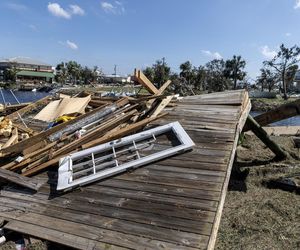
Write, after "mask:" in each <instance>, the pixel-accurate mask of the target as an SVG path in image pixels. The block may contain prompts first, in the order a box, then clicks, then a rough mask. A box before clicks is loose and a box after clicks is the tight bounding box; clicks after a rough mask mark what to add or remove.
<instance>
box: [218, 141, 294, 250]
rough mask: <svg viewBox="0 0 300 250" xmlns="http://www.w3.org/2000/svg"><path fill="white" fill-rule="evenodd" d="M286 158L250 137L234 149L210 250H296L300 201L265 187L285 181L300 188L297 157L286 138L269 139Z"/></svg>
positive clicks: (287, 192)
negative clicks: (285, 178)
mask: <svg viewBox="0 0 300 250" xmlns="http://www.w3.org/2000/svg"><path fill="white" fill-rule="evenodd" d="M272 138H273V139H274V140H275V141H276V142H277V143H278V144H279V145H280V146H281V147H282V148H284V149H285V150H286V151H287V152H288V153H289V154H290V155H291V157H289V158H288V159H286V160H284V161H279V162H278V161H277V162H276V161H273V160H272V159H273V158H274V155H273V153H272V152H271V151H270V150H269V149H268V148H266V147H265V146H264V144H263V143H262V142H260V141H259V139H258V138H257V137H256V136H254V135H245V137H244V138H243V139H242V140H241V141H242V143H241V144H240V145H239V146H238V150H237V157H236V161H235V163H234V166H233V167H234V170H233V172H232V174H231V180H230V184H229V190H228V193H227V196H226V201H225V206H224V212H223V215H222V220H221V225H220V228H219V233H218V239H217V243H216V249H218V250H225V249H226V250H229V249H243V250H250V249H251V250H252V249H268V250H269V249H276V250H277V249H278V250H279V249H280V250H281V249H285V250H288V249H300V195H299V193H298V192H299V190H298V192H297V191H293V192H290V191H284V190H282V189H280V188H279V187H278V186H274V185H271V184H272V183H273V182H272V180H274V179H278V178H280V177H289V179H290V180H292V181H294V182H295V183H298V185H299V184H300V160H299V159H300V158H299V157H300V154H299V149H296V148H294V143H293V141H292V138H291V137H278V136H277V137H272Z"/></svg>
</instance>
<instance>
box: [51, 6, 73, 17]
mask: <svg viewBox="0 0 300 250" xmlns="http://www.w3.org/2000/svg"><path fill="white" fill-rule="evenodd" d="M48 11H49V12H50V13H51V14H52V15H53V16H57V17H62V18H66V19H70V18H71V14H70V13H69V12H68V11H66V10H64V9H63V8H62V7H60V5H59V4H58V3H49V4H48Z"/></svg>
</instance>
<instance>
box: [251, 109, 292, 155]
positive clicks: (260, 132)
mask: <svg viewBox="0 0 300 250" xmlns="http://www.w3.org/2000/svg"><path fill="white" fill-rule="evenodd" d="M246 124H247V125H248V127H249V128H250V129H251V130H252V132H253V133H254V134H255V135H256V136H257V137H258V138H259V139H260V140H261V141H262V142H263V143H264V144H265V145H266V146H267V147H268V148H269V149H270V150H271V151H272V152H273V153H274V154H275V155H276V158H277V159H278V160H282V159H285V158H286V157H287V153H286V152H285V151H283V150H282V148H281V147H280V146H278V145H277V144H276V143H275V142H274V141H273V140H271V138H270V137H269V136H268V134H267V132H266V131H265V130H264V129H263V128H262V127H261V126H260V125H259V124H258V123H257V122H256V121H255V120H254V119H253V117H252V116H251V115H248V117H247V122H246Z"/></svg>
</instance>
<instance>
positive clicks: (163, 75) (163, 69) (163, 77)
mask: <svg viewBox="0 0 300 250" xmlns="http://www.w3.org/2000/svg"><path fill="white" fill-rule="evenodd" d="M165 61H166V58H165V57H163V58H162V63H163V64H162V66H163V68H162V82H160V83H159V85H160V86H159V87H161V85H163V82H164V80H165Z"/></svg>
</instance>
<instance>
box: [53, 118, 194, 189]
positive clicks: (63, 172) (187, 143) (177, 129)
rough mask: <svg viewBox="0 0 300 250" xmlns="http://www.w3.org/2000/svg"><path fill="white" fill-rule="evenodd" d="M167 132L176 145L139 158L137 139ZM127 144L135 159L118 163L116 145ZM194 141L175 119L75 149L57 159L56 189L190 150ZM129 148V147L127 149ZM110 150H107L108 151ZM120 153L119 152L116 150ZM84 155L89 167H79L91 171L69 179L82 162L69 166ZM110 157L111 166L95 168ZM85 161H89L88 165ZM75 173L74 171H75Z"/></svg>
mask: <svg viewBox="0 0 300 250" xmlns="http://www.w3.org/2000/svg"><path fill="white" fill-rule="evenodd" d="M168 132H173V133H174V135H175V136H176V137H177V140H178V141H179V142H180V144H179V145H177V146H172V147H171V148H168V149H165V150H162V151H160V152H156V153H153V154H150V155H147V156H143V157H141V156H140V155H139V152H138V150H139V149H142V147H139V148H137V147H136V143H138V142H139V141H144V140H148V139H150V140H152V141H155V140H156V136H159V135H162V134H166V133H168ZM126 145H128V147H129V148H130V151H134V152H135V153H136V155H135V156H136V159H133V160H132V161H129V162H126V163H123V164H121V165H119V164H118V160H117V155H116V151H115V149H118V148H119V147H124V146H126ZM194 145H195V144H194V142H193V141H192V139H191V138H190V137H189V135H188V134H187V133H186V131H185V130H184V129H183V127H182V126H181V125H180V123H179V122H173V123H169V124H166V125H163V126H159V127H155V128H152V129H149V130H145V131H142V132H140V133H137V134H134V135H130V136H126V137H123V138H121V139H118V140H114V141H111V142H108V143H105V144H102V145H98V146H95V147H92V148H89V149H85V150H82V151H80V152H76V153H73V154H70V155H68V156H66V157H63V158H61V159H60V162H59V169H58V183H57V190H65V189H71V188H73V187H77V186H83V185H86V184H89V183H91V182H95V181H97V180H101V179H104V178H107V177H110V176H113V175H116V174H118V173H121V172H124V171H126V170H127V169H129V168H138V167H140V166H143V165H146V164H149V163H151V162H155V161H158V160H161V159H164V158H167V157H169V156H172V155H175V154H178V153H183V152H185V151H187V150H190V149H191V148H192V147H193V146H194ZM109 150H112V152H113V154H112V153H109V152H108V155H107V156H104V157H100V158H102V159H100V158H98V159H95V158H94V155H95V154H97V153H103V152H105V151H109ZM128 150H129V149H128ZM110 152H111V151H110ZM119 152H121V151H119ZM119 152H117V153H119ZM86 156H91V160H88V161H87V162H90V163H91V165H92V166H91V167H89V168H87V169H83V170H80V172H82V171H91V170H93V173H92V174H90V175H88V176H84V177H80V178H78V179H75V180H73V174H74V175H76V172H75V173H73V169H74V168H75V167H79V165H81V166H82V165H83V164H84V163H79V164H76V165H74V166H73V161H75V160H78V159H81V158H83V157H86ZM106 157H107V158H112V159H113V160H112V161H111V162H110V163H111V165H113V166H112V167H111V168H108V169H104V170H100V171H96V168H99V167H100V168H101V167H105V166H106V165H105V164H110V163H102V165H101V164H100V165H97V164H96V163H97V161H98V162H99V161H102V160H104V159H107V158H106ZM90 163H89V164H90ZM77 173H78V172H77Z"/></svg>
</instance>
